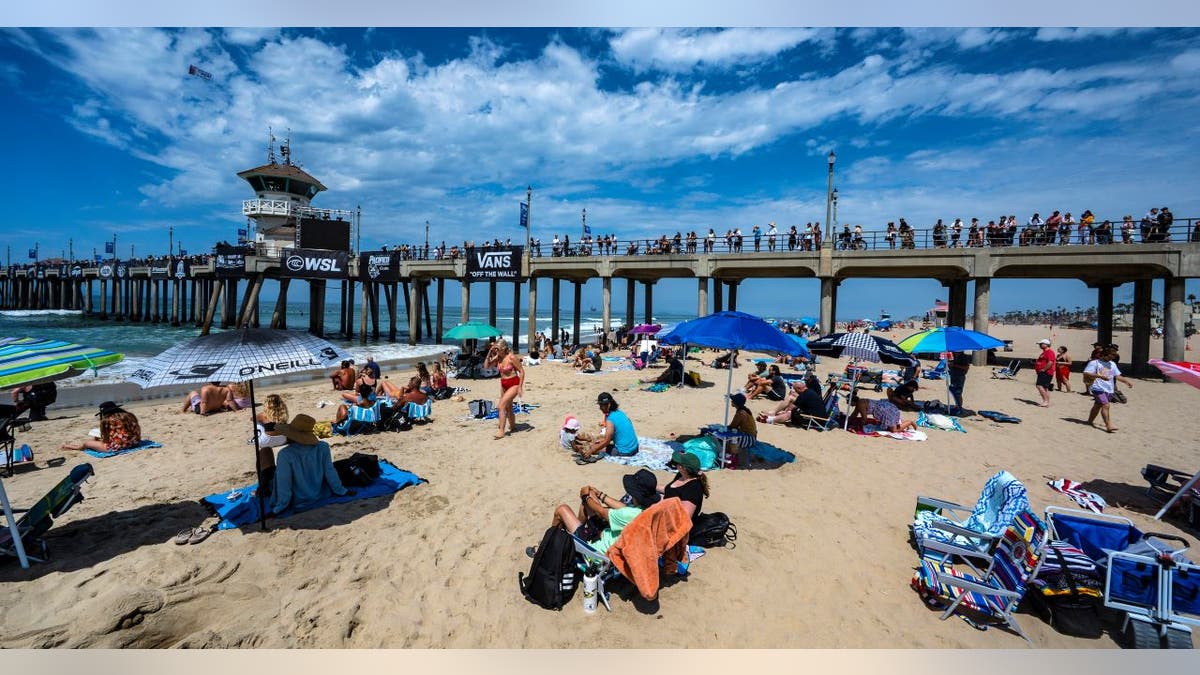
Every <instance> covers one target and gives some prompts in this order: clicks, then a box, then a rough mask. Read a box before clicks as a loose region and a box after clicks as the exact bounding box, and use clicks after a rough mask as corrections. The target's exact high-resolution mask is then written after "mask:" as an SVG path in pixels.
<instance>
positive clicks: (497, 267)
mask: <svg viewBox="0 0 1200 675" xmlns="http://www.w3.org/2000/svg"><path fill="white" fill-rule="evenodd" d="M524 248H525V247H524V246H503V247H501V248H487V249H480V248H477V249H474V250H472V251H471V252H470V253H469V254H467V279H470V280H471V281H478V280H486V281H495V280H500V279H509V280H514V279H519V278H521V253H522V251H523V250H524Z"/></svg>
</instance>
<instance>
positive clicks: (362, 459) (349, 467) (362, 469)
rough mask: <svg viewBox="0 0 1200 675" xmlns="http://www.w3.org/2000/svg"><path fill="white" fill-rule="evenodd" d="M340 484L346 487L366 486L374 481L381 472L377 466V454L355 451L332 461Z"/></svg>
mask: <svg viewBox="0 0 1200 675" xmlns="http://www.w3.org/2000/svg"><path fill="white" fill-rule="evenodd" d="M333 468H334V470H335V471H337V475H338V478H340V479H341V480H342V485H344V486H346V487H348V488H356V487H366V486H368V485H370V484H371V483H374V482H375V479H376V478H379V476H380V475H382V474H383V470H382V469H380V468H379V456H378V455H367V454H363V453H361V452H356V453H354V454H353V455H350V456H349V457H346V458H345V459H339V460H337V461H336V462H334V463H333Z"/></svg>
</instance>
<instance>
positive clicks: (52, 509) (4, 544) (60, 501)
mask: <svg viewBox="0 0 1200 675" xmlns="http://www.w3.org/2000/svg"><path fill="white" fill-rule="evenodd" d="M93 473H94V471H92V465H91V464H80V465H79V466H76V467H75V468H74V469H71V473H70V474H68V475H67V477H66V478H63V479H62V480H61V481H59V483H58V485H55V486H54V487H53V488H52V489H51V490H50V491H49V492H47V493H46V495H45V496H44V497H42V498H41V499H39V500H38V501H37V503H35V504H34V505H33V506H31V507H30V508H28V509H13V511H14V512H17V513H21V512H23V513H24V514H25V515H24V516H21V518H20V519H18V520H17V521H16V522H15V523H7V525H8V527H5V528H3V529H0V555H7V556H12V557H14V558H18V559H20V558H21V557H22V553H24V556H25V557H26V558H28V559H29V560H32V561H34V562H46V560H47V559H48V555H47V549H46V542H45V540H43V539H42V535H44V534H45V533H46V531H47V530H49V529H50V528H51V527H52V526H53V525H54V519H55V518H58V517H60V516H62V514H64V513H66V512H67V510H68V509H70V508H71V507H72V506H74V505H75V504H76V503H78V502H81V501H83V492H82V490H83V484H84V482H85V481H87V479H88V478H91V477H92V474H93ZM14 527H15V529H16V535H15V536H16V539H14V534H13V528H14ZM35 548H36V549H38V550H40V553H39V555H34V554H32V553H30V550H31V549H35ZM22 566H23V567H24V566H25V563H24V561H22Z"/></svg>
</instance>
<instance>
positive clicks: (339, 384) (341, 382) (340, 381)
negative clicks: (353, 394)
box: [329, 361, 354, 391]
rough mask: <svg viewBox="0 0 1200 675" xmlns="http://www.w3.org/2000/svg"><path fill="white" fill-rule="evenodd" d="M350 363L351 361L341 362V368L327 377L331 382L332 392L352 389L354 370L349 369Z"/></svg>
mask: <svg viewBox="0 0 1200 675" xmlns="http://www.w3.org/2000/svg"><path fill="white" fill-rule="evenodd" d="M352 363H353V362H352V361H342V367H341V368H338V369H337V370H335V371H333V373H331V374H330V375H329V379H330V381H332V382H333V390H334V391H349V390H351V389H353V388H354V368H352V367H351V364H352Z"/></svg>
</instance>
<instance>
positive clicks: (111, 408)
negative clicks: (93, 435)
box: [96, 401, 125, 417]
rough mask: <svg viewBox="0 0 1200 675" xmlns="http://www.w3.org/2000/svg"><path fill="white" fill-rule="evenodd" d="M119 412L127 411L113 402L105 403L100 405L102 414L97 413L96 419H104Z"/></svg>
mask: <svg viewBox="0 0 1200 675" xmlns="http://www.w3.org/2000/svg"><path fill="white" fill-rule="evenodd" d="M117 412H125V409H124V408H122V407H121V406H119V405H117V404H116V403H114V402H113V401H105V402H104V403H101V404H100V412H98V413H96V417H104V416H105V415H111V414H113V413H117Z"/></svg>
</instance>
